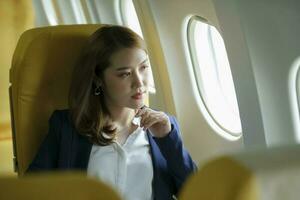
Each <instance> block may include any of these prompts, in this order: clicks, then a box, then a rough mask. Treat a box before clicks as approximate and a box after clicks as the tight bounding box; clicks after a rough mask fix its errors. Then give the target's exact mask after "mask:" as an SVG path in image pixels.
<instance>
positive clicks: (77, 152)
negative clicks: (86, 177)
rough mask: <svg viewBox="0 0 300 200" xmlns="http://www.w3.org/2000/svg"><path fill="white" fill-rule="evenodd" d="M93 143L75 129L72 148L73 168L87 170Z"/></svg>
mask: <svg viewBox="0 0 300 200" xmlns="http://www.w3.org/2000/svg"><path fill="white" fill-rule="evenodd" d="M92 146H93V144H92V143H91V142H89V140H88V139H87V138H86V137H84V136H82V135H80V134H78V132H77V131H76V130H73V142H72V148H71V151H72V152H71V158H72V160H71V168H74V169H80V170H84V171H86V169H87V165H88V162H89V158H90V153H91V149H92Z"/></svg>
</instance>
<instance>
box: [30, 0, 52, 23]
mask: <svg viewBox="0 0 300 200" xmlns="http://www.w3.org/2000/svg"><path fill="white" fill-rule="evenodd" d="M33 6H34V10H35V15H36V18H35V19H36V26H47V25H50V26H54V25H57V21H58V20H57V16H56V12H55V8H54V5H53V2H52V0H43V1H40V0H34V1H33Z"/></svg>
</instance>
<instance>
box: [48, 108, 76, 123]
mask: <svg viewBox="0 0 300 200" xmlns="http://www.w3.org/2000/svg"><path fill="white" fill-rule="evenodd" d="M50 121H53V122H56V123H60V124H71V117H70V111H69V109H62V110H54V111H53V113H52V115H51V117H50Z"/></svg>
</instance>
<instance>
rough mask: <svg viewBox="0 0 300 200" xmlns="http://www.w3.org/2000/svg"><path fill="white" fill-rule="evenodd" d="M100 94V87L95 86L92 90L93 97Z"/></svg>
mask: <svg viewBox="0 0 300 200" xmlns="http://www.w3.org/2000/svg"><path fill="white" fill-rule="evenodd" d="M100 94H101V86H97V87H96V88H95V90H94V95H95V96H98V95H100Z"/></svg>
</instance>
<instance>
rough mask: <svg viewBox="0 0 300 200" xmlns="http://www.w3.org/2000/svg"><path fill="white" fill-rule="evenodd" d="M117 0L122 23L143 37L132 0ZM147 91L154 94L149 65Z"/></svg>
mask: <svg viewBox="0 0 300 200" xmlns="http://www.w3.org/2000/svg"><path fill="white" fill-rule="evenodd" d="M119 2H120V12H121V17H122V20H123V24H124V25H125V26H128V27H129V28H131V29H132V30H134V31H135V32H136V33H137V34H139V35H140V36H141V37H142V38H144V36H143V33H142V29H141V26H140V22H139V19H138V16H137V14H136V10H135V8H134V4H133V2H132V0H120V1H119ZM150 65H151V64H150ZM149 92H150V93H152V94H155V92H156V89H155V84H154V79H153V74H152V70H151V67H150V88H149Z"/></svg>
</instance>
